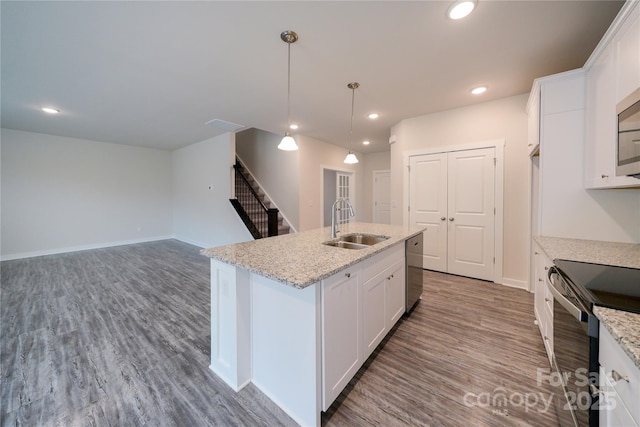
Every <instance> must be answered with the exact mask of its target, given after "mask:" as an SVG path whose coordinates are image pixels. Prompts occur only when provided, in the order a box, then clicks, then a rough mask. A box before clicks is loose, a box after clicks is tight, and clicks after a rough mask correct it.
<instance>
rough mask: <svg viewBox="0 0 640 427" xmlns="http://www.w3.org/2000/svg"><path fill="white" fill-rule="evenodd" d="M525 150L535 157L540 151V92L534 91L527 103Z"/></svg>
mask: <svg viewBox="0 0 640 427" xmlns="http://www.w3.org/2000/svg"><path fill="white" fill-rule="evenodd" d="M527 119H528V121H527V123H528V124H527V150H528V152H529V156H535V155H536V154H538V150H539V149H540V92H538V91H536V92H535V93H532V94H531V96H530V97H529V102H528V103H527Z"/></svg>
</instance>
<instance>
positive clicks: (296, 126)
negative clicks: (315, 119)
mask: <svg viewBox="0 0 640 427" xmlns="http://www.w3.org/2000/svg"><path fill="white" fill-rule="evenodd" d="M299 127H300V126H298V125H297V124H295V123H291V124H290V125H289V129H293V130H296V129H298V128H299Z"/></svg>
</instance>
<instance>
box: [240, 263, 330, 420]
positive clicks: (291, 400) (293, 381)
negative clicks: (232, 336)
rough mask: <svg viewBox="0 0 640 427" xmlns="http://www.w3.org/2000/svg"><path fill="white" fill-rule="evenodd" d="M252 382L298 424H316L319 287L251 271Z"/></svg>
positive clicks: (318, 399) (319, 374)
mask: <svg viewBox="0 0 640 427" xmlns="http://www.w3.org/2000/svg"><path fill="white" fill-rule="evenodd" d="M251 307H252V309H251V313H252V316H251V330H252V334H251V354H252V357H251V360H252V361H251V363H252V382H253V383H254V384H255V385H256V386H257V387H258V388H259V389H260V390H262V392H263V393H264V394H266V395H267V396H268V397H269V398H270V399H271V400H273V401H274V402H275V403H276V404H277V405H278V406H280V407H281V408H282V409H283V410H284V411H285V412H286V413H287V414H289V416H291V417H292V418H293V419H294V420H295V421H296V422H298V423H300V424H301V425H304V426H315V425H320V412H321V385H322V384H321V366H322V364H321V310H320V285H319V284H318V283H316V284H314V285H311V286H308V287H306V288H305V289H296V288H293V287H290V286H283V285H282V283H279V282H277V281H274V280H271V279H268V278H266V277H263V276H260V275H258V274H251Z"/></svg>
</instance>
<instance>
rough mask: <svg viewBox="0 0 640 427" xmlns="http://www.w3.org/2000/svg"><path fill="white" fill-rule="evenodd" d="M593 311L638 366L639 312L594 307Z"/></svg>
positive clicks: (639, 360) (639, 364)
mask: <svg viewBox="0 0 640 427" xmlns="http://www.w3.org/2000/svg"><path fill="white" fill-rule="evenodd" d="M593 313H594V314H595V315H596V317H597V318H598V319H600V321H601V322H602V324H603V325H604V327H605V328H607V330H608V331H609V332H611V335H612V336H613V338H614V339H615V340H616V341H617V342H618V343H619V344H620V346H621V347H622V349H623V350H624V352H625V353H627V354H628V355H629V357H630V358H631V360H633V363H635V365H636V366H637V367H638V368H640V314H636V313H629V312H627V311H620V310H613V309H611V308H606V307H594V309H593Z"/></svg>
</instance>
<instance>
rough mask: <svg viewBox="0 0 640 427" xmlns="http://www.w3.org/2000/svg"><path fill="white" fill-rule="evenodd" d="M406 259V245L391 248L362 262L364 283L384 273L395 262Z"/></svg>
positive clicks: (362, 279)
mask: <svg viewBox="0 0 640 427" xmlns="http://www.w3.org/2000/svg"><path fill="white" fill-rule="evenodd" d="M400 259H404V243H402V244H399V245H395V246H392V247H391V248H389V249H387V250H385V251H383V252H381V253H379V254H376V255H374V256H372V257H371V258H368V259H366V260H364V261H363V262H362V267H363V268H362V278H361V279H360V280H361V281H362V282H366V281H368V280H369V279H371V278H373V277H375V276H377V275H378V274H380V273H382V272H383V271H384V270H386V269H387V268H389V267H390V266H391V265H392V264H393V263H394V262H396V261H398V260H400Z"/></svg>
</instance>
